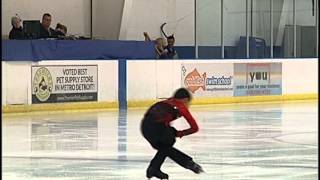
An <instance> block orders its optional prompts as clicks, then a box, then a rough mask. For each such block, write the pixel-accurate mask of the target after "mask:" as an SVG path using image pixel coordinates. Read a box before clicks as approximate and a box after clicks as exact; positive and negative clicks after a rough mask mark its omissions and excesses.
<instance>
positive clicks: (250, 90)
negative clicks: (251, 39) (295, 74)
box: [234, 63, 282, 96]
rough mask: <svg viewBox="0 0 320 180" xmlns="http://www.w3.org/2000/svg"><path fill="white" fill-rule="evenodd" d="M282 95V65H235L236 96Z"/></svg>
mask: <svg viewBox="0 0 320 180" xmlns="http://www.w3.org/2000/svg"><path fill="white" fill-rule="evenodd" d="M281 94H282V64H281V63H235V64H234V96H265V95H281Z"/></svg>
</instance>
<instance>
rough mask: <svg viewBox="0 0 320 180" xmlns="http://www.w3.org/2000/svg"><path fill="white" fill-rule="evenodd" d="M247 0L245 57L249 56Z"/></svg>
mask: <svg viewBox="0 0 320 180" xmlns="http://www.w3.org/2000/svg"><path fill="white" fill-rule="evenodd" d="M248 5H249V4H248V0H246V37H247V47H246V49H247V53H246V55H247V58H249V33H248V29H249V28H248V25H249V22H248Z"/></svg>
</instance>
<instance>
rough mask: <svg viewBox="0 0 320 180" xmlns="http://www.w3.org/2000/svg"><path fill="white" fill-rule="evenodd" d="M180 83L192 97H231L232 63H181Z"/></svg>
mask: <svg viewBox="0 0 320 180" xmlns="http://www.w3.org/2000/svg"><path fill="white" fill-rule="evenodd" d="M181 75H182V76H181V77H182V79H181V83H182V86H183V87H186V88H188V89H189V90H190V91H191V92H192V93H193V94H194V96H198V97H201V96H205V97H224V96H229V97H230V96H232V95H233V63H227V64H226V63H223V64H222V63H183V64H182V65H181Z"/></svg>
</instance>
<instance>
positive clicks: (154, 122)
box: [141, 88, 204, 179]
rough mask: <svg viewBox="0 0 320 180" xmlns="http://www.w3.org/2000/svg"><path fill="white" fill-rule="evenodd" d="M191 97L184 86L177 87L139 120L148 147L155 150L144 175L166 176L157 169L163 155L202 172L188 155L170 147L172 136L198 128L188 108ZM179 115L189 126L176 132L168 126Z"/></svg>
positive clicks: (193, 131) (180, 135)
mask: <svg viewBox="0 0 320 180" xmlns="http://www.w3.org/2000/svg"><path fill="white" fill-rule="evenodd" d="M191 99H192V97H191V93H190V92H189V91H188V90H187V89H185V88H180V89H178V90H177V91H176V92H175V93H174V95H173V97H171V98H169V99H166V100H164V101H160V102H157V103H155V104H154V105H152V106H151V107H150V108H149V109H148V110H147V112H146V113H145V115H144V118H143V120H142V122H141V131H142V134H143V136H144V138H145V139H146V140H147V141H148V142H149V143H150V144H151V146H152V147H153V148H154V149H156V150H158V152H157V153H156V155H155V156H154V158H153V159H152V160H151V162H150V164H149V167H148V169H147V172H146V176H147V178H152V177H156V178H159V179H168V178H169V176H168V174H166V173H164V172H162V171H161V170H160V168H161V165H162V164H163V162H164V160H165V158H166V157H169V158H170V159H172V160H173V161H175V162H176V163H178V164H179V165H180V166H182V167H184V168H186V169H190V170H192V171H193V172H194V173H196V174H199V173H201V172H204V171H203V169H202V168H201V166H199V165H198V164H197V163H195V162H194V161H193V160H192V158H191V157H190V156H188V155H186V154H185V153H183V152H181V151H179V150H178V149H176V148H174V147H173V145H174V143H175V141H176V137H179V138H182V137H184V136H187V135H190V134H193V133H196V132H197V131H198V130H199V128H198V125H197V122H196V121H195V119H194V118H193V117H192V115H191V114H190V112H189V110H188V106H189V103H190V102H191ZM181 116H183V117H184V118H185V119H186V120H187V122H188V124H189V125H190V128H188V129H185V130H181V131H178V130H176V129H175V128H174V127H172V126H170V123H171V122H172V121H174V120H176V119H177V118H179V117H181Z"/></svg>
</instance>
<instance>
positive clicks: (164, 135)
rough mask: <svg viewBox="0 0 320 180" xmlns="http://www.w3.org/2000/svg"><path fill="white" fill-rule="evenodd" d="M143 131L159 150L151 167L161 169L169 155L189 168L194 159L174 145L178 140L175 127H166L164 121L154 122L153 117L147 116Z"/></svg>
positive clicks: (142, 127)
mask: <svg viewBox="0 0 320 180" xmlns="http://www.w3.org/2000/svg"><path fill="white" fill-rule="evenodd" d="M141 131H142V134H143V136H144V137H145V138H146V139H147V141H148V142H149V143H150V144H151V146H152V147H153V148H155V149H157V150H158V152H157V153H156V155H155V156H154V158H153V159H152V160H151V162H150V166H149V167H153V168H155V169H158V170H160V167H161V165H162V164H163V162H164V160H165V158H166V157H167V156H168V157H169V158H170V159H172V160H173V161H175V162H176V163H178V164H179V165H180V166H182V167H184V168H187V165H188V163H189V162H190V161H192V158H191V157H190V156H188V155H186V154H185V153H183V152H181V151H179V150H178V149H176V148H174V147H173V145H174V143H175V142H176V139H175V138H176V137H175V134H176V130H175V129H174V128H173V127H166V126H165V125H164V124H162V123H158V122H154V121H153V119H146V118H145V119H144V120H143V121H142V125H141Z"/></svg>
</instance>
